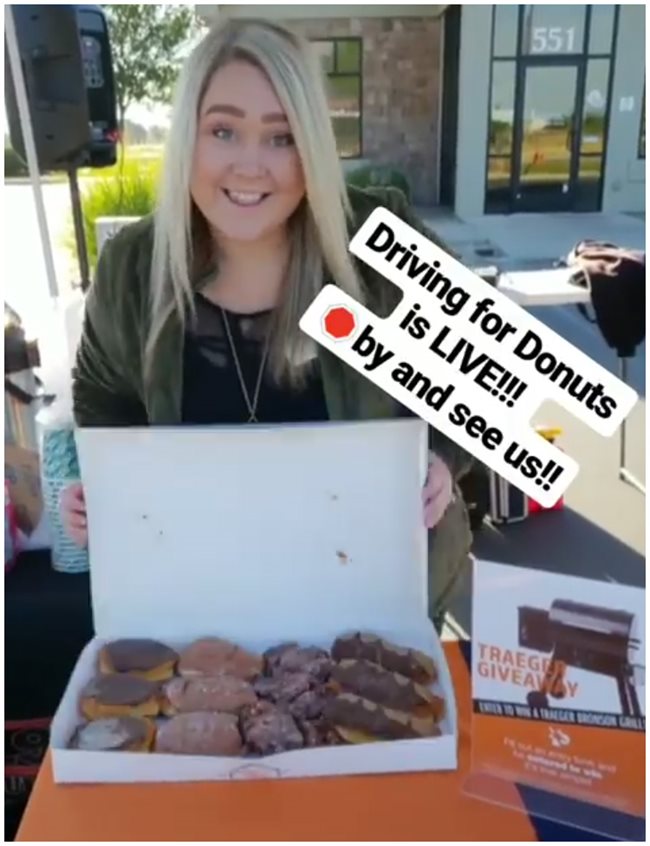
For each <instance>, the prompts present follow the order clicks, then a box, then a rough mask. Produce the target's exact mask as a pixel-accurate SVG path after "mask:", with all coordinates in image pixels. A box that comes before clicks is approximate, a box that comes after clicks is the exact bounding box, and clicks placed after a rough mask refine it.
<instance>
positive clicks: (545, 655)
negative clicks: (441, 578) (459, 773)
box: [472, 561, 645, 822]
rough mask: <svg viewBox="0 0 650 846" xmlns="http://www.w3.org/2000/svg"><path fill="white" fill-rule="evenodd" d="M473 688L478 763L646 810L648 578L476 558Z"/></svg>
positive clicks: (519, 778)
mask: <svg viewBox="0 0 650 846" xmlns="http://www.w3.org/2000/svg"><path fill="white" fill-rule="evenodd" d="M495 609H498V611H497V610H495ZM472 700H473V719H472V771H473V773H475V774H479V775H481V774H482V775H484V776H485V775H487V776H493V777H494V778H495V779H501V780H506V781H508V782H509V783H512V782H519V783H523V784H529V785H532V786H534V787H537V788H540V789H542V790H544V791H548V792H552V793H559V794H561V795H563V796H567V797H572V798H574V799H579V800H581V801H583V802H590V803H593V804H596V805H599V806H604V807H610V808H614V809H616V810H619V811H624V812H625V813H627V814H632V815H635V816H642V815H644V813H645V782H644V775H645V754H644V751H645V591H644V590H643V588H633V587H628V586H627V585H618V584H612V583H610V582H596V581H591V580H588V579H582V578H576V577H574V576H566V575H559V574H557V573H549V572H545V571H540V570H529V569H525V568H523V567H514V566H509V565H505V564H498V563H496V562H492V561H476V562H475V566H474V578H473V602H472ZM484 784H485V785H486V786H487V785H489V782H485V783H484ZM484 792H485V793H486V795H485V796H484V798H486V799H489V798H490V796H489V792H491V791H488V790H486V791H484ZM569 821H570V820H567V822H569Z"/></svg>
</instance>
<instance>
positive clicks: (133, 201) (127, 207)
mask: <svg viewBox="0 0 650 846" xmlns="http://www.w3.org/2000/svg"><path fill="white" fill-rule="evenodd" d="M159 170H160V161H159V160H156V161H154V160H152V161H148V162H142V161H140V160H137V159H136V160H134V161H130V160H129V158H128V156H127V158H126V160H125V161H124V164H123V167H121V168H120V170H118V171H117V172H113V173H111V175H110V176H104V177H99V178H95V177H93V178H87V179H84V180H83V181H82V182H81V205H82V213H83V221H84V229H85V231H86V243H87V245H88V261H89V264H90V267H91V270H92V269H94V268H95V266H96V264H97V228H96V223H97V219H98V218H100V217H143V216H144V215H147V214H149V213H150V212H152V211H153V208H154V204H155V198H156V189H157V183H158V174H159ZM65 241H66V246H67V247H68V248H69V249H70V250H71V251H72V252H73V253H74V254H75V255H76V250H77V247H76V240H75V234H74V222H73V220H72V214H70V221H69V224H68V232H67V235H66V239H65Z"/></svg>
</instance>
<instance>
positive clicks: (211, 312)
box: [183, 294, 328, 425]
mask: <svg viewBox="0 0 650 846" xmlns="http://www.w3.org/2000/svg"><path fill="white" fill-rule="evenodd" d="M196 312H197V319H196V323H194V322H192V323H191V324H190V326H189V327H188V330H187V332H186V335H185V351H184V362H183V422H184V423H189V424H195V425H213V424H219V423H220V424H233V423H245V422H247V421H248V419H249V416H250V415H249V411H248V406H247V404H246V400H245V398H244V394H243V392H242V389H241V384H240V381H239V376H238V374H237V368H236V366H235V360H234V358H233V354H232V350H231V347H230V342H229V340H228V335H227V333H226V326H225V323H224V320H223V316H222V312H221V309H220V308H219V307H218V306H216V305H214V303H212V302H210V300H208V299H207V298H206V297H204V296H202V295H201V294H198V295H197V297H196ZM225 313H226V319H227V321H228V326H229V327H230V333H231V336H232V340H233V343H234V346H235V349H236V351H237V358H238V359H239V364H240V367H241V370H242V375H243V378H244V381H245V383H246V390H247V392H248V397H249V400H250V402H251V403H253V402H254V396H255V387H256V384H257V378H258V374H259V369H260V363H261V358H262V353H263V351H264V340H265V338H266V327H267V325H268V320H269V317H270V314H271V312H270V311H261V312H255V313H253V314H235V313H233V312H230V311H226V312H225ZM256 417H257V422H259V423H301V422H308V421H311V422H316V421H324V420H327V419H328V412H327V406H326V403H325V395H324V392H323V385H322V380H321V378H320V373H319V370H318V366H317V362H316V361H315V362H314V365H313V367H312V370H311V374H310V377H309V379H308V381H307V384H306V386H305V388H304V389H302V390H300V391H295V390H291V389H288V388H286V387H280V386H278V385H277V384H275V382H274V381H273V379H272V378H271V374H270V371H269V368H268V364H267V366H266V367H265V370H264V378H263V380H262V385H261V388H260V393H259V401H258V403H257V410H256Z"/></svg>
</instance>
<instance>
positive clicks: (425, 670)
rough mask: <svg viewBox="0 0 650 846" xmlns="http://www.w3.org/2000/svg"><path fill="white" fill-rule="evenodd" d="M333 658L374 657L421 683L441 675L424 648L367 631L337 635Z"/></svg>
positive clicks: (374, 661)
mask: <svg viewBox="0 0 650 846" xmlns="http://www.w3.org/2000/svg"><path fill="white" fill-rule="evenodd" d="M332 658H333V659H334V660H335V661H343V660H344V659H346V658H356V659H358V660H361V661H371V662H372V663H373V664H379V666H380V667H383V668H384V669H385V670H392V671H393V672H394V673H399V674H400V675H402V676H406V677H407V678H409V679H411V680H412V681H416V682H419V683H420V684H432V683H433V682H435V681H436V679H437V676H438V673H437V670H436V665H435V664H434V662H433V660H432V659H431V658H429V656H428V655H425V653H424V652H420V651H419V650H417V649H409V648H407V647H402V646H398V645H397V644H395V643H391V642H390V641H388V640H385V639H383V638H380V637H378V636H377V635H374V634H370V633H366V632H354V633H351V634H346V635H342V636H341V637H337V638H336V640H335V641H334V644H333V645H332Z"/></svg>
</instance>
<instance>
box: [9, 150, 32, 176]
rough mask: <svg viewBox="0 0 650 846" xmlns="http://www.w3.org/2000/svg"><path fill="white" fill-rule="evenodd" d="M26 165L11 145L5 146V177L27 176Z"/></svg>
mask: <svg viewBox="0 0 650 846" xmlns="http://www.w3.org/2000/svg"><path fill="white" fill-rule="evenodd" d="M28 175H29V171H28V170H27V165H26V164H25V162H24V161H23V160H22V159H21V158H20V156H19V155H18V153H17V152H16V151H15V150H14V148H13V147H5V179H6V178H7V177H16V176H28Z"/></svg>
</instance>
